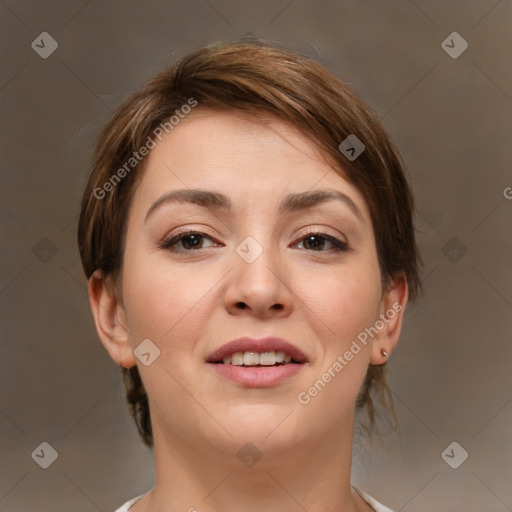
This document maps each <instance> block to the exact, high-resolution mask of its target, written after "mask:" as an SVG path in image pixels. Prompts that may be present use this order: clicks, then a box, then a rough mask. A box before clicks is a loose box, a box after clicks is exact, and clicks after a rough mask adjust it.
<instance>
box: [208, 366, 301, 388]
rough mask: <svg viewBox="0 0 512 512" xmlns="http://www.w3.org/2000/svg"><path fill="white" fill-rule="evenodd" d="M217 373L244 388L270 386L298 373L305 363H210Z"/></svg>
mask: <svg viewBox="0 0 512 512" xmlns="http://www.w3.org/2000/svg"><path fill="white" fill-rule="evenodd" d="M208 365H209V366H211V367H212V368H213V370H214V371H216V372H217V375H219V376H221V377H223V378H225V379H227V380H230V381H231V382H234V383H235V384H237V385H238V386H242V387H244V388H270V387H272V386H277V385H278V384H280V383H281V382H283V381H285V380H286V379H289V378H290V377H293V376H294V375H297V374H298V373H299V372H300V371H301V370H302V369H303V368H304V366H305V365H304V364H298V363H288V364H283V365H280V366H252V367H251V366H233V365H231V364H215V363H208Z"/></svg>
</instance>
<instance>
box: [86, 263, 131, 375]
mask: <svg viewBox="0 0 512 512" xmlns="http://www.w3.org/2000/svg"><path fill="white" fill-rule="evenodd" d="M87 287H88V291H89V303H90V305H91V310H92V315H93V317H94V322H95V324H96V330H97V331H98V335H99V337H100V339H101V342H102V343H103V345H104V347H105V348H106V349H107V352H108V353H109V354H110V357H111V358H112V359H113V360H114V361H115V362H116V364H118V365H119V366H123V367H124V368H130V367H131V366H134V365H135V364H136V361H135V356H134V355H133V350H132V347H131V345H130V340H129V336H128V329H127V328H126V321H125V320H126V315H125V311H124V308H123V306H122V304H121V301H120V300H119V299H118V297H117V293H116V289H115V284H114V283H113V281H112V278H111V277H110V276H104V274H103V273H102V272H101V271H99V270H96V271H95V272H94V274H93V275H92V276H91V277H90V278H89V281H88V283H87Z"/></svg>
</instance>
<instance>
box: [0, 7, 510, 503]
mask: <svg viewBox="0 0 512 512" xmlns="http://www.w3.org/2000/svg"><path fill="white" fill-rule="evenodd" d="M0 26H1V30H0V42H1V45H2V50H3V51H2V57H1V58H2V66H1V76H0V105H1V119H2V133H1V150H2V159H1V161H0V172H1V175H0V227H1V233H2V237H1V243H2V249H1V270H0V311H1V313H0V314H1V357H0V381H1V382H0V510H1V511H6V512H27V511H38V512H69V511H73V512H94V511H97V510H102V511H105V512H109V511H113V510H114V509H115V508H116V507H118V506H120V505H121V504H122V503H123V502H124V501H125V500H127V499H128V498H131V497H133V496H136V495H138V494H140V493H142V492H145V491H146V490H148V489H149V488H150V487H151V486H152V483H153V477H154V475H153V469H152V455H151V452H150V451H149V450H148V449H146V448H145V447H144V446H143V445H142V443H141V442H140V441H139V439H138V436H137V433H136V429H135V425H134V424H133V422H132V420H131V419H130V417H129V416H128V412H127V409H126V407H125V404H124V398H123V387H122V383H121V381H120V373H119V370H118V368H117V367H116V366H115V364H114V363H113V362H112V361H111V360H110V358H109V357H108V355H107V353H106V352H105V350H104V349H103V347H102V346H101V344H100V342H99V340H98V338H97V336H96V333H95V331H94V327H93V323H92V319H91V316H90V313H89V309H88V302H87V296H86V292H85V279H84V277H83V275H82V271H81V267H80V263H79V259H78V253H77V249H76V243H75V229H76V220H77V214H78V208H79V199H80V196H81V191H82V189H83V186H84V183H85V178H86V175H87V172H88V166H89V161H90V160H89V159H90V150H91V144H92V141H93V139H94V136H95V135H96V134H97V132H98V129H99V127H100V126H101V125H102V123H104V122H105V120H106V119H107V118H108V116H109V114H110V112H111V110H112V108H113V107H114V106H115V105H116V104H117V103H118V102H119V101H120V100H121V99H122V98H123V97H125V96H126V95H127V94H129V93H130V92H131V91H133V90H134V89H135V88H136V87H137V86H139V85H140V84H141V83H142V82H143V81H144V80H145V79H146V78H147V77H149V76H150V75H151V74H153V73H154V72H156V71H157V70H159V69H161V68H162V67H163V66H164V65H165V64H167V63H168V62H170V61H174V60H175V59H177V58H178V57H180V56H181V55H183V54H184V53H187V52H189V51H191V50H193V49H195V48H197V47H199V46H201V45H203V44H207V43H212V42H216V41H219V42H220V41H226V40H231V39H236V38H239V37H242V36H243V35H245V34H247V33H252V34H254V35H256V36H260V37H264V38H269V39H273V40H277V41H281V42H285V43H288V44H290V45H291V46H292V47H295V48H297V49H299V50H301V51H304V52H307V53H308V54H310V55H311V56H313V57H316V58H317V59H319V60H320V61H321V62H323V63H325V64H327V65H328V66H330V67H331V68H332V69H334V70H335V71H336V72H337V73H338V74H339V75H340V76H341V77H342V78H344V79H345V80H346V81H348V82H349V83H350V84H351V85H352V87H353V88H354V89H355V90H356V91H357V92H358V93H359V94H360V95H361V96H362V97H363V98H364V99H365V100H366V101H368V102H369V103H370V105H371V106H372V107H373V108H374V109H375V110H376V112H377V114H378V115H379V117H380V118H381V119H382V120H383V123H384V125H385V126H386V128H387V129H388V130H389V132H390V133H391V135H392V137H393V138H394V140H395V141H396V143H397V145H398V146H399V148H400V150H401V151H402V153H403V156H404V159H405V161H406V163H407V167H408V170H409V173H410V177H411V182H412V184H413V188H414V190H415V193H416V197H417V202H418V211H419V214H418V229H419V231H420V233H419V242H420V246H421V250H422V253H423V256H424V258H425V261H426V268H425V272H424V274H425V288H426V296H425V298H423V299H421V300H419V301H418V302H417V303H416V305H415V306H413V307H412V308H409V309H408V311H407V314H406V325H405V330H404V332H403V335H402V339H401V343H400V345H399V348H398V350H397V351H396V352H395V353H394V354H393V356H392V358H391V361H390V364H389V367H390V374H391V386H392V389H393V393H394V397H395V401H396V406H397V411H398V414H399V417H400V421H401V425H402V439H401V440H400V439H399V438H398V437H397V436H387V437H385V438H384V439H383V441H382V442H376V443H374V444H373V445H372V446H367V447H366V449H365V450H364V451H363V450H360V449H359V448H358V449H357V453H358V454H357V455H356V456H355V457H354V473H353V482H354V483H355V484H357V485H359V486H360V487H361V488H363V489H365V490H366V491H367V492H369V493H370V494H373V495H374V496H375V497H377V498H378V499H379V500H381V501H383V502H384V503H386V504H387V505H389V506H390V507H391V508H393V509H396V510H397V511H398V510H400V511H404V512H412V511H418V512H419V511H425V512H427V511H428V512H431V511H432V510H435V511H464V512H481V511H485V512H504V511H507V510H512V486H511V485H510V483H511V474H512V429H511V424H512V372H511V361H512V343H511V336H512V322H511V318H512V315H511V313H512V309H511V305H512V271H511V262H512V244H511V236H510V235H511V217H512V216H511V213H512V200H510V198H512V189H510V188H507V187H512V173H511V171H510V162H511V154H512V149H511V147H512V144H511V142H510V136H511V133H512V117H511V114H512V71H511V70H512V67H511V57H512V52H511V50H510V48H512V31H511V29H512V2H510V0H501V1H496V0H481V1H462V0H457V1H449V2H445V1H442V0H429V1H424V2H420V1H419V0H417V1H416V2H413V1H412V0H411V1H407V0H401V1H398V0H397V1H377V0H374V1H371V0H358V1H346V0H340V1H334V0H317V1H305V0H292V1H290V0H273V1H269V0H265V1H259V2H241V1H239V2H236V1H227V0H189V1H178V0H172V1H167V2H164V1H151V2H149V1H147V2H143V1H133V0H131V1H130V0H128V1H123V2H121V1H105V2H102V1H99V0H93V1H84V0H72V1H64V0H63V1H61V2H58V1H55V0H54V1H47V2H37V1H35V0H19V1H14V0H5V1H4V2H2V3H1V4H0ZM44 31H46V32H48V33H49V34H50V35H51V36H52V37H53V38H54V39H55V40H56V41H57V42H58V45H59V46H58V49H57V50H56V51H55V52H54V53H53V54H52V55H51V56H50V57H48V58H47V59H43V58H41V57H40V56H39V55H38V54H37V53H36V52H35V51H34V50H33V49H32V48H31V43H32V41H34V40H36V38H37V37H38V36H39V34H40V33H42V32H44ZM454 31H456V32H458V33H459V34H460V35H461V36H462V37H463V38H464V39H465V40H466V41H467V42H468V43H469V47H468V49H467V50H466V51H465V52H464V53H463V54H462V55H461V56H460V57H458V58H457V59H453V58H451V57H450V56H449V55H448V54H447V53H446V52H445V51H444V50H443V48H442V47H441V43H442V41H443V40H445V38H446V37H447V36H448V35H449V34H450V33H452V32H454ZM507 191H508V192H509V193H508V194H507ZM506 195H508V198H509V199H507V197H506ZM452 239H453V240H452ZM43 441H46V442H48V443H50V445H51V446H52V447H53V448H54V449H55V450H57V452H58V455H59V456H58V459H57V460H56V461H55V462H54V463H53V464H52V465H51V466H50V467H49V468H48V469H42V468H41V467H39V466H38V465H37V464H36V462H35V461H34V460H33V458H32V457H31V454H32V452H33V451H34V450H35V449H36V448H37V447H38V446H39V444H40V443H41V442H43ZM453 441H456V442H458V443H459V444H460V445H461V446H463V447H464V449H465V450H466V451H467V452H468V453H469V457H468V459H467V460H466V461H465V462H464V463H463V464H462V465H461V466H460V467H459V468H458V469H452V468H451V467H449V466H448V465H447V464H446V463H445V461H444V460H443V458H442V457H441V453H442V452H443V450H444V449H445V448H446V447H447V446H448V445H449V444H450V443H451V442H453ZM357 446H359V445H357ZM199 510H200V508H199Z"/></svg>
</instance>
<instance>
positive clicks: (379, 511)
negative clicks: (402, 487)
mask: <svg viewBox="0 0 512 512" xmlns="http://www.w3.org/2000/svg"><path fill="white" fill-rule="evenodd" d="M352 488H353V489H354V490H355V491H356V492H357V494H359V496H361V498H363V500H364V501H366V503H368V505H370V506H371V507H372V508H373V509H374V510H375V512H393V511H392V510H391V509H390V508H388V507H386V506H385V505H383V504H382V503H379V502H378V501H377V500H376V499H375V498H372V497H371V496H370V495H369V494H367V493H366V492H364V491H362V490H361V489H358V488H357V487H355V486H354V485H353V486H352ZM116 512H117V511H116Z"/></svg>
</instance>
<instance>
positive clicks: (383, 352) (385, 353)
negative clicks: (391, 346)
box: [380, 348, 389, 357]
mask: <svg viewBox="0 0 512 512" xmlns="http://www.w3.org/2000/svg"><path fill="white" fill-rule="evenodd" d="M380 352H381V354H382V355H383V356H384V357H388V356H389V354H388V353H387V352H386V351H385V350H384V349H383V348H382V349H381V350H380Z"/></svg>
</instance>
